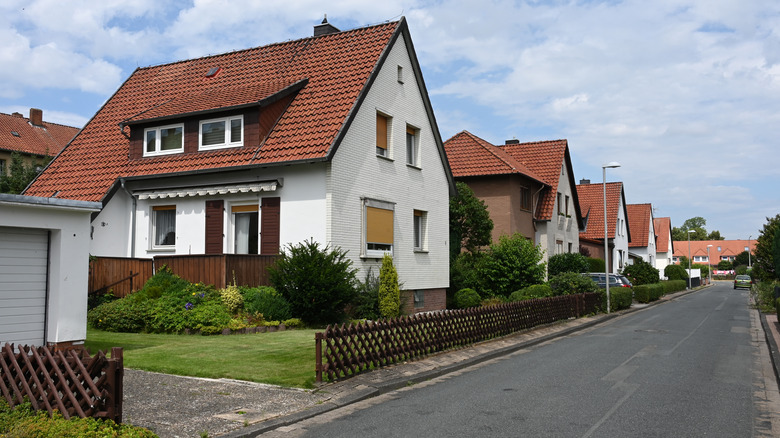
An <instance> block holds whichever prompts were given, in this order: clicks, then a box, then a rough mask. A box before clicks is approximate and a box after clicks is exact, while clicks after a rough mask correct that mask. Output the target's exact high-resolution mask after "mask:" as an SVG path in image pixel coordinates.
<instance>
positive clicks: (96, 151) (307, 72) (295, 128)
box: [25, 19, 408, 201]
mask: <svg viewBox="0 0 780 438" xmlns="http://www.w3.org/2000/svg"><path fill="white" fill-rule="evenodd" d="M407 29H408V27H407V25H406V21H405V20H404V19H401V20H400V21H397V22H390V23H384V24H380V25H376V26H370V27H365V28H359V29H354V30H350V31H344V32H338V33H332V34H327V35H322V36H317V37H309V38H303V39H299V40H294V41H288V42H283V43H277V44H271V45H267V46H262V47H256V48H252V49H247V50H241V51H236V52H230V53H225V54H221V55H214V56H207V57H203V58H197V59H191V60H186V61H180V62H174V63H171V64H164V65H158V66H153V67H145V68H139V69H137V70H136V71H135V72H133V74H132V75H131V76H130V77H129V78H128V79H127V80H126V81H125V83H124V84H122V86H121V87H120V88H119V89H118V90H117V91H116V92H115V94H114V95H113V96H112V97H111V98H110V99H109V100H108V101H107V102H106V103H105V104H104V105H103V107H102V108H101V109H100V110H99V111H98V112H97V114H95V116H94V117H93V118H92V120H90V121H89V123H87V126H85V127H84V129H83V131H82V132H81V133H80V134H79V135H78V137H76V139H74V141H73V142H72V143H71V144H70V146H68V147H67V148H66V149H65V150H63V151H62V153H60V155H59V156H58V157H57V158H56V159H55V160H54V161H53V162H52V163H51V164H50V165H49V166H48V168H47V169H46V170H45V171H44V172H43V173H42V174H41V175H40V176H39V177H38V178H37V179H36V180H35V182H34V183H33V184H32V185H31V186H30V187H29V188H28V189H27V190H26V191H25V194H27V195H32V196H43V197H49V196H52V195H53V194H54V193H56V192H59V194H58V195H57V196H58V197H60V198H67V199H77V200H85V201H100V200H101V199H103V197H104V196H105V195H106V194H107V193H108V191H109V189H110V188H111V187H112V185H113V184H114V182H115V181H116V180H117V178H119V177H134V176H147V175H158V174H165V173H175V172H189V171H197V170H204V169H222V168H235V167H240V166H248V165H272V164H280V163H289V162H300V161H313V160H325V159H327V158H328V157H329V153H330V151H331V149H332V148H334V147H336V146H337V138H339V137H338V136H339V134H340V131H341V130H342V128H343V127H344V126H345V123H346V122H347V121H348V117H349V116H350V114H351V112H352V111H353V110H354V109H355V108H356V107H357V105H358V104H359V102H360V99H359V96H361V93H362V92H363V90H364V88H365V86H366V85H367V83H368V80H369V78H370V77H371V75H372V74H373V73H374V71H375V70H376V69H377V68H378V66H379V62H380V60H381V59H383V58H382V56H383V54H384V53H385V51H386V50H387V49H388V47H389V44H390V43H391V42H393V41H395V38H396V37H398V36H399V35H400V34H401V33H402V32H407ZM214 67H219V68H220V70H219V73H218V74H217V75H215V76H214V77H210V78H207V77H206V74H207V72H208V71H209V70H210V69H212V68H214ZM304 79H305V80H308V82H307V83H306V85H305V86H304V87H303V88H302V89H301V90H300V91H298V92H297V94H295V96H294V99H293V100H292V102H291V103H290V104H289V106H288V107H287V109H286V110H285V111H284V113H283V114H282V116H281V117H280V118H279V120H278V121H277V122H276V125H275V126H274V127H273V129H272V130H271V132H270V133H269V134H268V136H267V138H266V140H265V142H264V143H262V144H255V145H244V146H243V147H237V148H226V149H220V150H212V151H207V152H198V153H182V154H171V155H164V156H158V157H144V158H142V159H134V160H130V159H129V140H128V139H127V137H125V134H126V132H124V133H123V132H122V131H120V127H119V123H121V122H123V121H126V120H129V119H131V118H133V117H141V118H147V117H149V116H148V115H149V114H152V115H154V116H155V117H169V116H170V115H171V113H172V112H174V111H187V112H191V111H201V110H204V109H211V108H210V107H208V106H207V107H203V106H201V105H202V103H200V102H198V101H197V99H193V98H194V97H195V96H204V95H211V96H215V97H218V98H219V99H220V105H224V106H225V107H227V108H229V107H231V106H235V105H241V104H244V103H246V102H247V97H246V96H243V95H242V93H239V92H235V91H236V90H241V89H244V90H247V89H249V90H254V91H253V93H254V95H253V96H252V97H251V99H254V98H258V97H260V96H262V95H264V93H265V91H263V90H266V91H267V90H270V89H273V88H274V87H278V86H279V84H282V85H284V84H293V83H296V82H298V81H301V80H304ZM275 84H276V85H275ZM264 87H265V88H264ZM220 90H225V91H220ZM156 108H159V110H157V111H159V113H156V112H155V109H156ZM142 113H147V116H143V115H141V114H142Z"/></svg>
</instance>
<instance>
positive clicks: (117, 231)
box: [27, 18, 454, 311]
mask: <svg viewBox="0 0 780 438" xmlns="http://www.w3.org/2000/svg"><path fill="white" fill-rule="evenodd" d="M452 193H454V182H453V179H452V174H451V172H450V170H449V167H448V165H447V160H446V157H445V154H444V147H443V144H442V141H441V138H440V136H439V130H438V127H437V125H436V120H435V118H434V115H433V110H432V107H431V103H430V100H429V98H428V93H427V90H426V87H425V83H424V81H423V78H422V73H421V71H420V66H419V63H418V60H417V58H416V54H415V51H414V47H413V44H412V40H411V37H410V34H409V28H408V25H407V23H406V20H405V19H404V18H402V19H401V20H399V21H395V22H389V23H384V24H380V25H376V26H369V27H364V28H359V29H354V30H350V31H343V32H342V31H339V30H338V29H336V28H335V27H333V26H332V25H330V24H328V23H327V22H323V24H321V25H318V26H315V32H314V36H313V37H309V38H303V39H299V40H294V41H287V42H283V43H277V44H271V45H267V46H262V47H257V48H252V49H247V50H240V51H235V52H230V53H225V54H221V55H214V56H207V57H203V58H197V59H191V60H186V61H180V62H174V63H171V64H164V65H158V66H154V67H145V68H139V69H137V70H136V71H135V72H133V74H132V75H131V76H130V77H129V78H128V79H127V81H125V83H124V84H123V85H122V86H121V87H120V88H119V89H118V90H117V91H116V93H115V94H114V95H113V96H112V97H111V98H110V99H109V100H108V101H107V102H106V103H105V105H104V106H103V107H102V108H101V109H100V110H99V111H98V112H97V114H95V116H94V117H93V118H92V120H90V122H89V123H88V124H87V126H85V127H84V129H83V131H82V132H81V133H80V134H79V135H78V136H77V137H76V138H75V139H74V141H73V142H72V143H71V144H70V145H69V146H68V147H67V148H66V149H65V150H64V151H63V152H62V153H61V154H60V155H59V156H58V157H57V158H56V159H55V160H54V161H53V162H52V163H51V165H50V166H49V167H48V168H47V169H46V170H45V171H44V172H43V173H42V174H41V176H40V177H39V178H38V179H37V180H36V181H35V182H34V183H33V184H32V186H31V187H30V188H29V189H28V190H27V194H30V195H36V196H54V197H57V198H67V199H79V200H89V201H100V202H102V204H103V210H102V211H101V212H100V214H98V215H97V216H96V217H95V218H94V219H93V221H92V226H93V240H92V246H91V253H92V254H93V255H97V256H120V257H149V256H152V255H155V254H221V253H249V254H252V253H260V254H277V253H278V252H279V251H280V248H281V247H283V246H285V245H286V244H297V243H299V242H302V241H304V240H306V239H312V240H314V241H317V242H319V243H321V244H323V245H325V244H327V245H331V246H333V247H340V248H342V249H344V250H347V251H348V257H349V258H350V260H352V262H353V264H354V266H355V267H356V268H358V269H359V270H360V273H359V275H360V276H361V277H362V276H363V275H364V274H365V273H366V272H367V271H368V270H369V269H370V268H373V272H374V273H378V272H379V266H380V265H381V257H382V255H383V254H385V253H390V254H392V255H393V259H394V263H395V265H396V268H397V270H398V276H399V280H400V282H401V283H402V285H403V287H404V289H405V296H406V299H407V300H408V302H410V303H411V302H412V301H413V302H414V304H413V306H414V310H415V311H424V310H432V309H440V308H444V307H445V299H446V294H445V289H446V288H447V287H448V285H449V245H448V241H449V235H448V225H447V224H448V220H449V219H448V217H449V216H448V215H449V197H450V195H451V194H452ZM412 297H414V299H413V298H412ZM410 307H411V306H410Z"/></svg>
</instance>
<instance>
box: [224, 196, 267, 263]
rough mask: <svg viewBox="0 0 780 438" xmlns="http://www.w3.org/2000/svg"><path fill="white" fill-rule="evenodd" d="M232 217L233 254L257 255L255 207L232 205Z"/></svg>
mask: <svg viewBox="0 0 780 438" xmlns="http://www.w3.org/2000/svg"><path fill="white" fill-rule="evenodd" d="M230 210H231V213H232V215H233V241H234V244H233V252H234V254H257V253H258V252H257V248H258V241H259V236H260V234H259V228H258V224H259V221H258V219H259V218H258V216H259V215H258V210H259V209H258V208H257V205H234V206H232V207H231V208H230Z"/></svg>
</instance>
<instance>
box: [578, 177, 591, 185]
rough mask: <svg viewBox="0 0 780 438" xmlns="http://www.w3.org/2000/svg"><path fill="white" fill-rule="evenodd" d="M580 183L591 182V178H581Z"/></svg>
mask: <svg viewBox="0 0 780 438" xmlns="http://www.w3.org/2000/svg"><path fill="white" fill-rule="evenodd" d="M580 184H582V185H585V184H590V180H589V179H584V178H583V179H581V180H580Z"/></svg>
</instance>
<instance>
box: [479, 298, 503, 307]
mask: <svg viewBox="0 0 780 438" xmlns="http://www.w3.org/2000/svg"><path fill="white" fill-rule="evenodd" d="M507 301H508V300H507V299H506V298H504V297H502V296H495V297H490V298H486V299H484V300H482V301H480V303H479V305H480V306H482V307H487V306H497V305H499V304H504V303H506V302H507Z"/></svg>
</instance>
